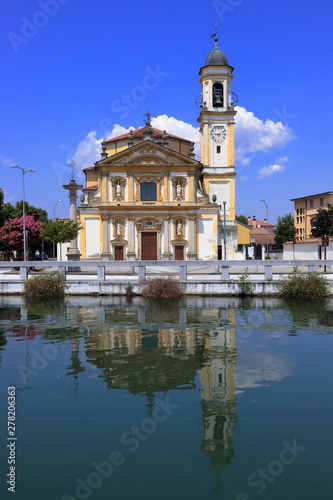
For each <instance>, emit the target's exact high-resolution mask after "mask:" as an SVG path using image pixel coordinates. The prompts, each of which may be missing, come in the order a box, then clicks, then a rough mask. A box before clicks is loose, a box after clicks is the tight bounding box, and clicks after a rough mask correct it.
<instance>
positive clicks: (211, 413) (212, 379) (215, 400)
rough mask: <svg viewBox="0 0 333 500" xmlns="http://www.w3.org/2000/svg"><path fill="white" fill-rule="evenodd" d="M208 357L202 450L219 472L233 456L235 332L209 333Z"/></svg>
mask: <svg viewBox="0 0 333 500" xmlns="http://www.w3.org/2000/svg"><path fill="white" fill-rule="evenodd" d="M205 356H206V363H205V366H204V367H203V368H202V369H201V373H200V382H201V385H202V388H201V394H202V409H203V421H204V438H203V440H202V442H201V447H202V449H203V450H204V451H205V452H206V453H207V454H208V455H209V456H210V459H211V466H212V468H213V469H215V470H217V471H218V470H219V469H221V467H225V466H227V465H228V464H229V463H230V460H231V458H233V456H234V451H233V443H232V437H233V427H234V421H235V418H236V408H235V398H234V393H235V381H234V364H235V358H236V347H235V329H233V328H232V329H230V327H220V328H218V329H214V331H212V332H210V335H209V338H208V339H207V340H206V345H205Z"/></svg>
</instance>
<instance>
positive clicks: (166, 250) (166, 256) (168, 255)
mask: <svg viewBox="0 0 333 500" xmlns="http://www.w3.org/2000/svg"><path fill="white" fill-rule="evenodd" d="M163 220H164V222H163V236H164V245H163V257H162V258H163V260H171V259H172V252H171V238H170V216H169V215H168V216H166V217H163Z"/></svg>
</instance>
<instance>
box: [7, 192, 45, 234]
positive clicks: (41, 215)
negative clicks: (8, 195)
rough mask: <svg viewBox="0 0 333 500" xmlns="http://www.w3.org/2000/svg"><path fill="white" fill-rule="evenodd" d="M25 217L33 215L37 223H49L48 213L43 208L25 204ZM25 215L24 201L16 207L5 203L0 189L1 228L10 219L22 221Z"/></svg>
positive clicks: (19, 202)
mask: <svg viewBox="0 0 333 500" xmlns="http://www.w3.org/2000/svg"><path fill="white" fill-rule="evenodd" d="M24 205H25V215H31V216H32V217H33V218H34V220H35V221H37V220H39V221H41V222H47V221H48V215H47V211H46V210H43V209H42V208H37V207H34V206H33V205H29V203H28V202H25V204H24ZM22 215H23V200H22V201H18V202H17V203H16V205H15V207H14V206H13V205H12V204H11V203H5V201H4V192H3V190H2V188H0V227H2V226H3V225H4V223H5V222H6V221H9V220H10V219H16V218H17V219H20V218H21V217H22Z"/></svg>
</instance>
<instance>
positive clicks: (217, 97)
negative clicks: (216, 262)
mask: <svg viewBox="0 0 333 500" xmlns="http://www.w3.org/2000/svg"><path fill="white" fill-rule="evenodd" d="M212 37H214V42H215V47H214V49H213V50H212V51H211V52H210V53H209V54H208V56H207V59H206V62H205V65H204V66H203V67H202V68H201V69H200V71H199V75H200V78H199V81H200V84H201V104H200V116H199V118H198V122H199V123H200V153H201V154H200V161H201V163H202V164H203V171H202V173H203V184H204V189H205V191H206V193H208V195H209V199H210V200H212V199H213V196H214V195H215V196H214V198H215V197H216V203H217V204H218V205H219V206H220V207H222V210H220V225H221V224H222V218H224V213H223V206H224V204H225V207H226V220H227V221H228V228H227V230H228V231H229V237H228V242H231V245H229V244H228V246H229V247H230V248H229V250H228V251H227V253H228V255H229V258H233V251H234V249H235V248H237V226H236V224H235V222H234V221H235V176H236V173H235V160H234V127H235V115H236V113H237V111H236V110H235V108H234V105H235V99H236V98H237V96H236V95H235V94H233V93H232V79H233V71H234V68H233V67H232V66H230V65H229V62H228V59H227V56H226V55H225V54H224V52H222V51H221V50H220V49H219V48H218V44H217V42H218V38H217V35H216V33H215V34H214V35H212ZM221 232H223V229H222V228H221V227H220V231H219V234H220V233H221ZM231 233H232V234H231ZM220 238H221V234H220ZM220 244H221V245H223V241H222V242H221V243H220Z"/></svg>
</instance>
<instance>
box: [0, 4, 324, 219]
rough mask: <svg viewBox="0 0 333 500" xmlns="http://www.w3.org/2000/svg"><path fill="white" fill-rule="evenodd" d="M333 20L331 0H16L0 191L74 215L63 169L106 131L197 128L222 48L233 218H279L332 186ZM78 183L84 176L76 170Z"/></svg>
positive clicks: (5, 28)
mask: <svg viewBox="0 0 333 500" xmlns="http://www.w3.org/2000/svg"><path fill="white" fill-rule="evenodd" d="M332 18H333V5H332V3H331V2H328V1H327V0H319V1H317V2H313V1H309V0H270V1H267V0H220V1H217V0H215V1H212V2H210V1H209V2H207V1H204V0H191V1H188V0H182V1H181V2H180V1H177V2H176V1H175V0H169V1H168V2H165V1H160V2H156V0H155V1H152V0H146V1H142V2H134V1H133V0H127V1H126V2H110V1H106V0H95V1H94V2H92V1H88V0H37V1H36V0H30V1H29V2H26V1H24V0H16V1H15V2H6V11H5V10H4V12H3V15H2V16H1V20H0V37H1V53H2V57H1V60H2V78H1V81H0V89H1V94H0V95H1V117H2V119H1V134H0V171H1V182H0V187H2V188H3V189H4V191H5V201H7V202H11V203H16V201H17V200H20V199H22V175H21V173H20V172H19V171H18V170H14V169H10V164H13V163H14V164H17V165H19V166H21V167H23V168H25V169H34V170H36V173H29V174H26V175H25V181H26V200H27V201H28V202H29V203H31V204H33V205H35V206H38V207H42V208H45V209H46V210H47V211H48V213H49V216H50V217H52V212H53V206H54V205H55V203H56V202H57V200H59V199H62V202H61V203H58V205H57V207H56V215H57V216H60V217H68V213H69V202H68V197H67V194H66V192H65V191H64V190H63V188H62V184H65V183H67V182H68V181H69V179H70V170H69V168H68V167H67V166H66V163H67V161H68V159H69V158H70V157H71V156H73V155H74V156H75V158H76V161H77V163H78V168H79V169H80V170H81V169H82V168H84V167H85V166H88V165H90V164H92V163H93V161H94V160H98V159H99V155H98V152H99V147H100V146H99V145H100V141H101V139H102V138H103V137H104V138H108V137H111V136H112V135H117V134H118V133H122V131H123V130H124V129H128V128H129V127H130V126H132V127H135V128H138V127H140V126H142V125H143V122H142V113H144V112H145V111H146V109H147V108H149V109H150V110H151V111H152V112H153V113H154V115H155V119H154V121H153V125H154V126H156V127H157V128H162V129H163V128H166V129H167V130H168V131H169V132H171V133H177V134H178V135H183V136H184V137H186V138H191V139H193V140H195V139H196V137H197V134H198V132H197V125H198V124H197V118H198V113H199V111H198V109H197V107H196V106H195V99H196V97H197V96H198V95H199V94H200V85H199V82H198V76H199V75H198V72H199V69H200V67H201V66H203V65H204V62H205V59H206V57H207V55H208V53H209V52H210V50H212V49H213V46H214V42H213V40H211V39H210V35H211V34H212V33H213V32H214V27H215V23H217V24H218V36H219V42H218V45H219V48H220V49H221V50H223V51H224V52H225V54H226V55H227V57H228V60H229V64H230V65H231V66H233V67H234V68H235V70H234V80H233V90H234V92H236V93H237V94H238V96H239V112H238V115H237V124H236V139H235V141H236V159H237V161H236V171H237V174H238V175H237V177H236V213H237V214H240V213H243V214H245V215H250V216H253V215H256V216H257V218H264V217H265V216H266V208H265V206H264V204H263V203H262V202H260V200H261V199H264V200H265V201H266V202H267V204H268V208H269V220H270V221H271V222H274V221H275V220H276V217H277V216H278V215H285V214H286V213H288V212H290V211H292V209H293V204H292V203H291V202H290V198H294V197H298V196H303V195H309V194H315V193H320V192H325V191H330V190H332V189H333V183H332V146H331V144H332V138H331V134H332V125H331V122H332V118H331V116H332V111H333V97H332V87H333V85H332V83H333V82H332V73H333V65H332V54H333V43H332V40H333V38H332ZM76 179H77V180H78V181H80V182H82V181H83V180H84V178H83V177H82V174H80V172H79V171H78V172H76Z"/></svg>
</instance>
